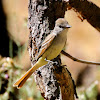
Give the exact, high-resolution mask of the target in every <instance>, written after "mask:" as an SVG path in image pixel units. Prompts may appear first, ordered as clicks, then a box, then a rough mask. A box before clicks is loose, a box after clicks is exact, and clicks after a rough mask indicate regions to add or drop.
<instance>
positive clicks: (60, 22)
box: [56, 18, 71, 29]
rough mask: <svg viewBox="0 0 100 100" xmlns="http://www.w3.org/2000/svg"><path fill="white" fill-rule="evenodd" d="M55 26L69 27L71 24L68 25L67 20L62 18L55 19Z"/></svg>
mask: <svg viewBox="0 0 100 100" xmlns="http://www.w3.org/2000/svg"><path fill="white" fill-rule="evenodd" d="M56 26H58V27H59V28H63V29H66V28H70V27H71V25H69V24H68V22H67V21H66V20H65V19H64V18H59V19H57V20H56Z"/></svg>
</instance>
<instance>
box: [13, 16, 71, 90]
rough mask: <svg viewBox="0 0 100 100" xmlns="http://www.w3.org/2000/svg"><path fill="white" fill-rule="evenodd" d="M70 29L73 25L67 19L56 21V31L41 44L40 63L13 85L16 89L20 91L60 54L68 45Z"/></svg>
mask: <svg viewBox="0 0 100 100" xmlns="http://www.w3.org/2000/svg"><path fill="white" fill-rule="evenodd" d="M70 27H71V25H69V24H68V22H67V21H66V19H65V18H58V19H57V20H56V22H55V27H54V29H53V30H52V31H51V33H50V34H49V35H48V36H47V37H46V38H45V40H44V41H43V43H42V44H41V49H40V52H39V55H38V61H37V62H36V63H35V64H34V65H33V66H32V67H31V68H30V69H29V70H28V71H27V72H26V73H25V74H24V75H23V76H22V77H21V78H20V79H19V80H18V81H16V82H15V83H14V84H13V86H14V87H17V88H18V89H20V88H21V87H22V86H23V85H24V83H25V82H26V80H27V79H28V78H29V77H30V76H31V75H32V74H33V72H35V71H36V70H37V69H38V68H39V67H41V66H43V65H46V64H47V63H48V61H51V60H52V59H54V58H56V57H57V56H58V55H59V54H60V52H61V51H62V49H63V48H64V46H65V44H66V40H67V33H68V29H69V28H70Z"/></svg>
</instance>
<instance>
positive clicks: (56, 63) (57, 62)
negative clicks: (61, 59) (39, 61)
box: [44, 58, 58, 65]
mask: <svg viewBox="0 0 100 100" xmlns="http://www.w3.org/2000/svg"><path fill="white" fill-rule="evenodd" d="M44 60H45V61H47V62H50V63H52V64H56V65H57V64H58V62H57V61H55V62H54V61H51V60H47V58H45V59H44Z"/></svg>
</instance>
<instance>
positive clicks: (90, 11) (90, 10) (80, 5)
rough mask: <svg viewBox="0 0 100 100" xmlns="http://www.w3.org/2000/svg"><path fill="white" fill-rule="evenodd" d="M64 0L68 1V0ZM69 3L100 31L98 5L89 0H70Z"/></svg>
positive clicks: (99, 9) (99, 10)
mask: <svg viewBox="0 0 100 100" xmlns="http://www.w3.org/2000/svg"><path fill="white" fill-rule="evenodd" d="M64 1H67V2H68V0H64ZM68 3H69V4H68V5H70V6H71V7H73V8H75V11H77V12H79V13H80V15H81V16H82V18H83V19H86V20H87V21H88V22H89V23H90V24H91V25H92V26H93V27H95V28H96V29H97V30H98V31H99V32H100V8H99V7H98V6H97V5H95V4H94V3H92V2H91V1H89V0H69V2H68Z"/></svg>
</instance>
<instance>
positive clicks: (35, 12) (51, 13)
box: [28, 0, 74, 100]
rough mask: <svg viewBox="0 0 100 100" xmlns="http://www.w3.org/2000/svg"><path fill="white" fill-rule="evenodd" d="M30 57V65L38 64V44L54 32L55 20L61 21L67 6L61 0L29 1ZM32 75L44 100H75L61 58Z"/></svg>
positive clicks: (68, 75) (69, 79)
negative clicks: (59, 19)
mask: <svg viewBox="0 0 100 100" xmlns="http://www.w3.org/2000/svg"><path fill="white" fill-rule="evenodd" d="M28 8H29V19H28V21H29V29H30V36H29V53H30V58H31V64H32V65H34V63H35V62H36V61H37V56H38V53H39V50H40V48H41V43H42V42H43V40H44V39H45V37H46V36H47V35H48V34H49V33H50V31H51V30H53V28H54V25H55V20H56V19H57V18H61V17H64V14H65V10H66V8H67V7H66V3H65V2H62V0H29V7H28ZM55 61H56V62H58V64H57V65H53V63H51V62H48V64H47V65H45V66H42V67H40V68H39V69H38V70H37V71H35V73H34V75H35V80H36V83H37V85H38V87H39V89H40V91H41V94H42V96H43V97H44V98H45V100H74V85H73V81H72V78H71V76H70V74H69V72H68V70H66V68H65V67H62V66H61V61H60V56H58V57H57V58H56V59H54V60H53V62H55Z"/></svg>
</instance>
